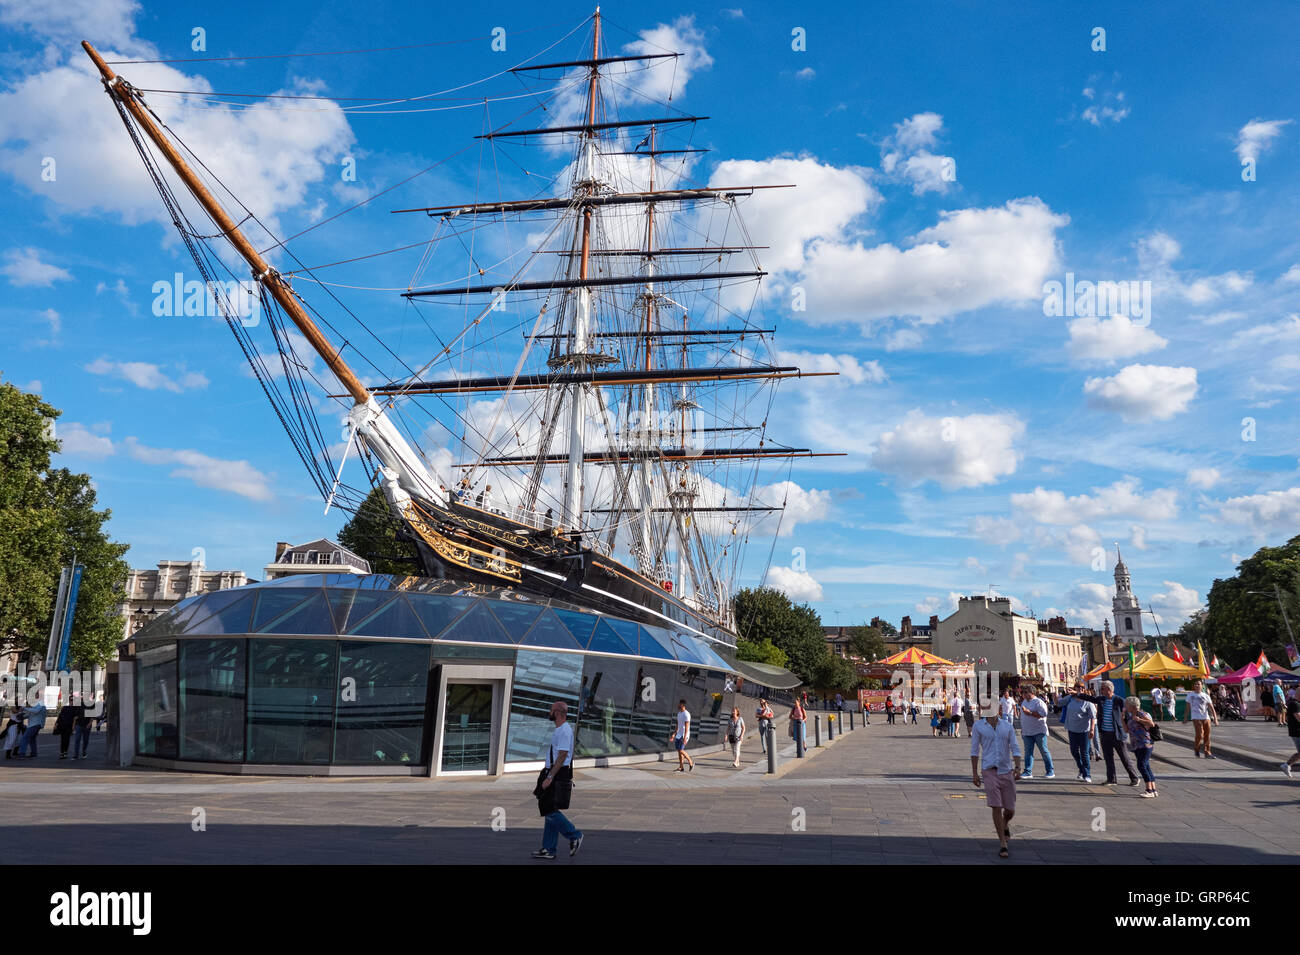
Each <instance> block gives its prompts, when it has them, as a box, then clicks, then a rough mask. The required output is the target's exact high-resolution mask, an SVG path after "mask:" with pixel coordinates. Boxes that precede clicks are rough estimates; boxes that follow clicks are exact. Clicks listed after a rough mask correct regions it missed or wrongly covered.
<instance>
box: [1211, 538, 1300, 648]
mask: <svg viewBox="0 0 1300 955" xmlns="http://www.w3.org/2000/svg"><path fill="white" fill-rule="evenodd" d="M1274 587H1276V588H1277V593H1280V594H1281V598H1282V602H1283V604H1284V605H1285V607H1286V614H1287V616H1288V617H1289V618H1290V621H1291V626H1292V628H1295V627H1296V626H1297V625H1298V624H1300V536H1296V537H1293V538H1291V539H1290V540H1289V541H1287V542H1286V543H1285V544H1283V545H1282V546H1281V547H1261V548H1260V549H1259V550H1257V551H1256V552H1255V553H1254V554H1253V555H1252V556H1250V557H1247V558H1246V559H1245V560H1243V561H1242V562H1241V563H1240V564H1239V565H1238V566H1237V574H1236V576H1234V577H1229V578H1228V579H1226V580H1216V581H1215V582H1214V585H1213V586H1212V587H1211V588H1210V596H1209V606H1208V607H1207V609H1206V612H1205V615H1204V618H1203V632H1204V638H1205V652H1206V653H1217V654H1218V655H1219V657H1220V658H1222V659H1224V660H1226V661H1231V663H1232V664H1233V666H1238V667H1239V666H1242V665H1243V664H1245V663H1248V662H1250V661H1252V660H1254V659H1255V658H1256V657H1257V656H1258V655H1259V653H1260V651H1261V650H1262V651H1264V652H1265V653H1267V654H1268V655H1269V658H1270V659H1273V660H1277V661H1278V662H1281V663H1283V664H1284V665H1285V661H1286V655H1285V651H1284V647H1285V645H1286V644H1287V643H1289V642H1291V641H1290V638H1289V637H1288V636H1287V629H1286V623H1285V622H1284V620H1283V617H1282V610H1281V608H1280V607H1279V606H1278V600H1277V597H1276V596H1275V595H1274V594H1275V591H1274ZM1248 591H1263V593H1261V594H1252V593H1248ZM1193 619H1195V618H1193ZM1189 623H1191V621H1189Z"/></svg>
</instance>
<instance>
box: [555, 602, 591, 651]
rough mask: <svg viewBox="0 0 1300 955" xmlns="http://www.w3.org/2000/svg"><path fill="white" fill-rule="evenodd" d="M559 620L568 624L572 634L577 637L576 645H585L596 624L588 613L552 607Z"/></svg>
mask: <svg viewBox="0 0 1300 955" xmlns="http://www.w3.org/2000/svg"><path fill="white" fill-rule="evenodd" d="M552 613H554V614H555V615H556V616H557V617H559V618H560V621H561V622H562V623H564V624H565V625H567V626H568V628H569V630H571V631H572V632H573V635H574V636H575V637H577V638H578V646H580V647H586V645H587V643H588V642H589V641H590V640H591V631H592V630H593V629H594V628H595V626H596V618H595V617H593V616H592V615H591V614H589V613H578V612H577V611H576V610H560V609H558V608H556V609H553V610H552Z"/></svg>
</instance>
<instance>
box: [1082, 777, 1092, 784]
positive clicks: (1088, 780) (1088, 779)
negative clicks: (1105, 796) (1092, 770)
mask: <svg viewBox="0 0 1300 955" xmlns="http://www.w3.org/2000/svg"><path fill="white" fill-rule="evenodd" d="M1083 781H1084V782H1085V783H1090V782H1092V777H1091V776H1084V777H1083Z"/></svg>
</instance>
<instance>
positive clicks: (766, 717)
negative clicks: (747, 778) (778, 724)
mask: <svg viewBox="0 0 1300 955" xmlns="http://www.w3.org/2000/svg"><path fill="white" fill-rule="evenodd" d="M775 715H776V714H774V713H773V712H772V707H770V706H768V705H767V700H763V699H760V700H759V701H758V708H757V709H756V710H754V719H755V720H756V721H757V722H758V742H759V745H760V746H762V747H763V752H764V753H766V752H767V731H768V730H769V729H771V728H772V720H773V719H774V717H775Z"/></svg>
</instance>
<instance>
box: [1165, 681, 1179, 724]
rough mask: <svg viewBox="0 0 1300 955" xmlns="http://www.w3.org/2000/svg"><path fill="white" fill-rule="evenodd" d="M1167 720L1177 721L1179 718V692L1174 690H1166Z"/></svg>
mask: <svg viewBox="0 0 1300 955" xmlns="http://www.w3.org/2000/svg"><path fill="white" fill-rule="evenodd" d="M1164 698H1165V718H1166V719H1170V720H1172V719H1176V718H1177V716H1178V691H1177V690H1174V689H1169V690H1165V693H1164Z"/></svg>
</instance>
